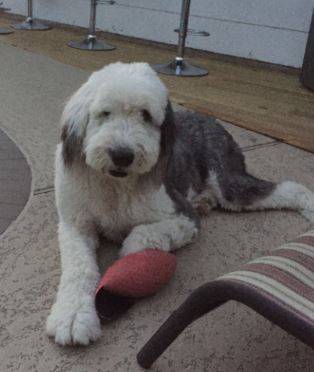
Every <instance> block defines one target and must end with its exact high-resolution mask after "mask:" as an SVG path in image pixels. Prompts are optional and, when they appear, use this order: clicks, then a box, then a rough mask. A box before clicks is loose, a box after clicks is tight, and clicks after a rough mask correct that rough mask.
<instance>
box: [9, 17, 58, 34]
mask: <svg viewBox="0 0 314 372" xmlns="http://www.w3.org/2000/svg"><path fill="white" fill-rule="evenodd" d="M12 27H13V28H15V29H16V30H27V31H45V30H50V29H51V27H50V26H48V25H45V24H44V23H41V22H38V21H34V20H33V19H26V21H24V22H22V23H16V24H14V25H12Z"/></svg>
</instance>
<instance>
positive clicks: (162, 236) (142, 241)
mask: <svg viewBox="0 0 314 372" xmlns="http://www.w3.org/2000/svg"><path fill="white" fill-rule="evenodd" d="M197 234H198V227H197V223H196V222H194V221H193V220H192V219H190V218H188V217H186V216H185V215H183V214H181V215H178V216H176V217H174V218H171V219H165V220H163V221H160V222H156V223H152V224H148V225H139V226H136V227H135V228H134V229H133V230H132V231H131V233H130V235H129V236H128V237H127V238H126V239H125V240H124V242H123V247H122V250H121V255H122V256H126V255H128V254H130V253H135V252H139V251H142V250H144V249H145V248H158V249H161V250H164V251H170V250H172V249H177V248H180V247H182V246H184V245H186V244H188V243H190V242H192V241H193V240H194V239H195V238H196V236H197Z"/></svg>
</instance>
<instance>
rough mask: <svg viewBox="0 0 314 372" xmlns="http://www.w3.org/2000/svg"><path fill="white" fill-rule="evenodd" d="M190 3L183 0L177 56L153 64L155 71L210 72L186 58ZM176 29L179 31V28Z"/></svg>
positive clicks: (190, 73) (178, 73)
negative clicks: (168, 60) (166, 61)
mask: <svg viewBox="0 0 314 372" xmlns="http://www.w3.org/2000/svg"><path fill="white" fill-rule="evenodd" d="M190 5H191V0H182V3H181V16H180V28H179V41H178V51H177V53H178V54H177V56H176V57H175V59H174V60H173V61H171V62H168V63H162V64H156V65H153V66H152V67H153V69H154V70H155V71H157V72H159V73H161V74H166V75H176V76H204V75H207V74H208V71H207V70H206V69H204V68H202V67H198V66H194V65H192V64H191V63H189V62H188V61H186V60H185V59H184V51H185V40H186V36H187V33H188V24H189V15H190ZM175 31H176V32H177V30H175ZM205 34H206V36H209V34H208V33H205ZM205 34H204V35H205ZM200 35H201V34H200Z"/></svg>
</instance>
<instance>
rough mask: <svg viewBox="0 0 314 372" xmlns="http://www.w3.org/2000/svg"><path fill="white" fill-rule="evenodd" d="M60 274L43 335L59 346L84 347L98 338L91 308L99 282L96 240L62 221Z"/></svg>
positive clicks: (98, 333)
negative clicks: (77, 345)
mask: <svg viewBox="0 0 314 372" xmlns="http://www.w3.org/2000/svg"><path fill="white" fill-rule="evenodd" d="M59 242H60V252H61V267H62V274H61V280H60V285H59V289H58V294H57V299H56V302H55V304H54V305H53V307H52V309H51V313H50V316H49V317H48V320H47V333H48V335H49V336H52V337H54V338H55V341H56V342H57V343H58V344H61V345H68V344H82V345H87V344H88V343H89V342H90V341H95V340H96V339H97V338H99V337H100V332H101V330H100V321H99V318H98V316H97V313H96V309H95V305H94V293H95V288H96V286H97V283H98V281H99V271H98V267H97V263H96V256H95V248H96V240H95V239H94V238H93V237H86V236H83V235H82V234H81V233H80V232H79V231H78V230H77V229H76V228H74V227H72V226H69V225H67V224H65V223H63V222H60V225H59Z"/></svg>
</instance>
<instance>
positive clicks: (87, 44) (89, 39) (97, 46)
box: [68, 0, 116, 50]
mask: <svg viewBox="0 0 314 372" xmlns="http://www.w3.org/2000/svg"><path fill="white" fill-rule="evenodd" d="M105 3H109V4H113V2H107V1H103V0H90V13H89V26H88V34H87V36H86V38H85V39H84V40H83V41H79V40H78V41H76V40H72V41H70V42H69V43H68V46H69V47H71V48H76V49H82V50H114V49H116V47H114V46H113V45H110V44H107V43H105V42H103V41H98V40H97V38H96V14H97V5H98V4H105Z"/></svg>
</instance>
